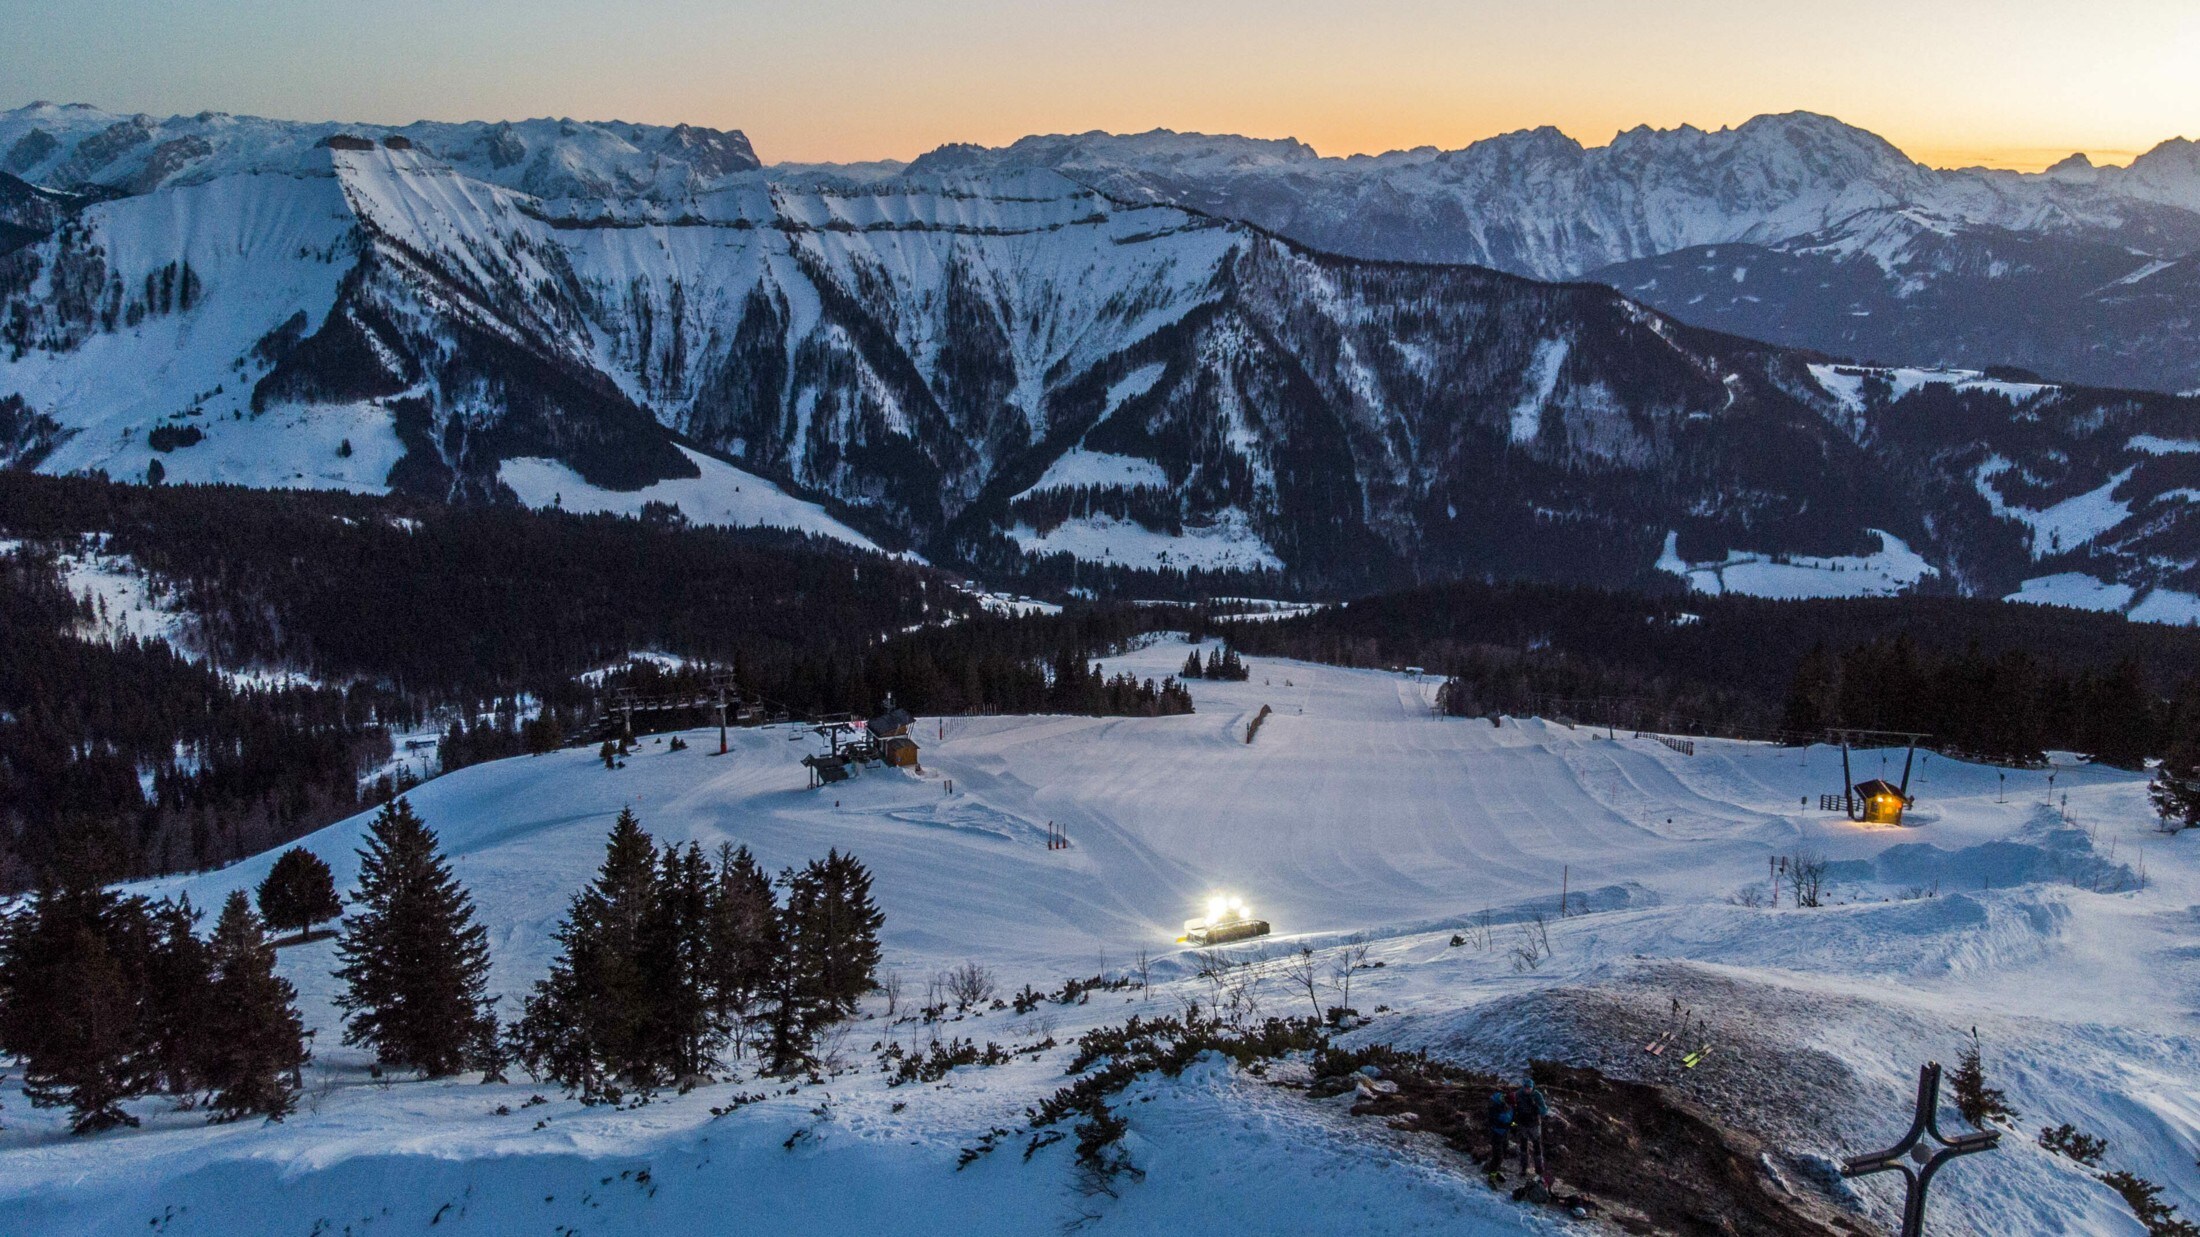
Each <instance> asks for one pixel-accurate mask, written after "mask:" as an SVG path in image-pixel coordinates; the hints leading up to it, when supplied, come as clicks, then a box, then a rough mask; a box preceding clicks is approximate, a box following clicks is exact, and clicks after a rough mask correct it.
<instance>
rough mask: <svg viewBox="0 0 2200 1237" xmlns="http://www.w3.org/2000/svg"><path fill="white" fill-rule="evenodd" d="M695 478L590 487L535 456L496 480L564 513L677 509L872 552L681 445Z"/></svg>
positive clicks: (815, 511) (764, 486)
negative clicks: (626, 486)
mask: <svg viewBox="0 0 2200 1237" xmlns="http://www.w3.org/2000/svg"><path fill="white" fill-rule="evenodd" d="M679 450H680V454H682V455H685V456H686V457H688V460H689V461H690V462H692V463H693V464H694V465H695V466H696V468H697V469H698V470H700V473H701V475H699V476H695V477H682V478H679V479H677V480H671V481H657V482H653V483H651V484H649V485H645V486H643V487H642V488H640V489H638V490H607V489H604V488H602V487H601V486H595V485H590V484H589V483H588V482H587V481H586V480H584V479H582V477H581V475H580V474H579V473H577V472H575V471H573V469H572V468H571V467H570V466H568V465H566V464H561V463H559V462H558V461H556V460H546V459H541V458H537V457H533V456H525V457H521V458H519V459H510V460H506V461H504V463H503V464H501V465H500V466H499V467H498V468H497V480H499V481H501V482H503V483H504V484H505V485H508V486H510V487H511V489H512V492H513V493H514V494H517V495H518V496H519V500H520V501H521V502H523V503H526V504H527V505H528V506H530V507H556V508H558V509H560V510H564V511H577V512H589V513H594V512H610V513H612V514H615V515H640V514H641V513H642V508H643V507H645V506H647V505H648V504H650V503H665V504H668V505H670V506H674V507H678V508H679V509H680V513H681V514H682V515H684V516H686V517H687V518H688V519H690V520H692V521H694V522H695V523H697V524H722V525H725V526H726V527H729V528H751V527H757V526H762V527H766V528H787V529H793V530H794V531H796V532H804V533H816V534H817V535H819V536H821V537H831V538H833V539H834V540H836V541H845V542H847V543H848V544H850V545H853V546H859V547H861V548H863V549H866V550H876V549H878V547H877V546H876V545H874V544H872V542H871V539H870V538H868V537H866V536H864V535H863V534H862V533H859V532H857V531H856V530H854V529H852V528H850V527H848V526H847V525H845V524H843V523H841V522H840V521H839V520H836V519H834V518H833V517H832V516H830V515H827V514H826V513H825V509H824V508H823V507H820V506H818V505H817V504H816V503H813V502H807V501H805V500H803V499H799V498H796V497H794V496H793V495H791V494H789V493H787V492H786V491H785V490H782V489H780V488H779V487H778V486H776V485H773V484H772V483H771V482H769V481H766V480H764V479H763V478H762V477H759V476H756V475H755V474H753V473H750V472H747V471H744V470H742V469H739V468H736V467H734V466H733V465H731V464H728V463H726V462H725V461H724V460H719V459H714V458H712V457H711V456H708V455H704V454H703V453H702V452H700V451H695V450H691V449H689V448H687V447H681V448H680V449H679Z"/></svg>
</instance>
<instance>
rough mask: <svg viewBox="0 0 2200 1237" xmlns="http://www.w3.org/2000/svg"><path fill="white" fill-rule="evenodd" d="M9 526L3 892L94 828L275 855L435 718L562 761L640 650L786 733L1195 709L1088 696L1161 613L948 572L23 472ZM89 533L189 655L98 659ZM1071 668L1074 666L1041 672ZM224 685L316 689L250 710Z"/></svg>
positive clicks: (502, 518)
mask: <svg viewBox="0 0 2200 1237" xmlns="http://www.w3.org/2000/svg"><path fill="white" fill-rule="evenodd" d="M0 530H5V532H6V533H7V534H8V535H9V536H11V537H16V538H21V539H24V541H25V545H24V546H23V547H22V548H20V549H19V550H17V551H15V552H14V553H11V554H5V555H0V619H4V620H5V621H4V623H0V626H4V627H5V629H6V630H8V631H9V632H10V635H11V640H10V641H8V642H6V643H5V644H4V645H0V891H8V890H23V889H28V888H30V887H31V886H32V885H33V884H35V883H36V881H37V880H38V879H39V878H40V874H41V873H42V872H43V871H45V869H47V868H48V867H49V866H50V865H51V864H52V863H53V862H54V860H55V857H56V854H57V849H58V846H59V842H60V840H61V839H62V838H64V837H67V836H73V835H78V834H96V835H98V836H100V837H101V838H103V839H104V842H103V844H104V845H105V846H106V847H107V849H108V850H109V852H110V857H111V858H112V860H113V861H114V862H113V868H114V871H115V873H116V874H117V875H118V876H125V877H128V876H144V875H154V874H159V873H164V872H171V871H177V870H187V869H197V868H206V867H210V866H214V865H216V864H219V863H223V862H228V861H231V860H234V859H238V858H241V857H243V856H245V855H249V854H254V853H258V852H259V851H262V850H265V849H269V848H272V847H274V846H277V845H279V844H281V843H282V842H285V841H288V840H289V839H291V838H294V837H297V836H300V835H302V834H304V833H306V832H309V831H311V830H313V829H316V828H319V827H321V826H323V825H326V824H329V823H331V822H333V821H335V820H339V819H342V818H344V817H345V816H348V815H352V814H354V813H356V812H357V811H359V810H360V809H361V808H363V807H368V806H373V805H375V804H378V803H381V802H386V801H387V800H388V799H389V798H390V797H391V796H393V795H395V794H397V793H400V792H401V791H403V790H404V789H405V784H404V783H403V782H402V781H401V780H399V779H398V778H397V777H396V775H394V774H393V775H391V778H390V780H388V781H385V782H382V783H380V784H373V785H366V786H362V785H361V779H362V778H364V777H366V776H368V775H369V774H370V773H372V771H373V770H375V769H376V768H377V767H378V766H381V765H382V764H383V763H384V762H386V761H387V760H388V759H389V757H390V756H391V754H392V752H391V744H390V738H389V734H390V732H391V731H392V730H399V729H403V730H412V729H418V728H421V727H422V726H424V725H426V724H428V723H429V722H430V720H431V719H433V718H437V717H444V718H448V719H452V720H448V721H446V722H445V723H444V725H443V732H442V734H441V736H440V742H439V744H438V746H439V749H440V753H441V767H442V768H444V769H453V768H458V767H462V766H464V765H467V764H472V763H477V762H479V761H483V760H492V759H498V758H501V757H504V756H511V755H518V754H522V753H524V752H535V751H544V750H550V749H553V748H555V747H556V746H558V745H559V744H560V743H562V742H564V741H566V740H567V739H568V738H569V737H577V736H578V735H579V733H580V732H581V731H582V730H583V729H584V728H585V727H586V726H587V725H588V724H589V722H590V721H591V720H592V719H594V718H597V717H600V716H601V715H602V714H603V712H604V705H605V698H606V696H607V694H608V693H609V692H611V691H614V690H616V689H617V688H619V687H623V686H636V687H637V688H640V689H645V690H646V689H648V688H650V687H652V686H653V685H655V684H654V683H653V681H652V680H651V679H650V677H649V675H650V673H651V672H646V671H631V670H630V671H624V672H621V673H619V674H617V675H615V676H613V677H612V678H611V679H610V680H609V681H608V682H605V681H600V680H599V681H593V682H584V681H581V680H580V679H578V678H577V677H576V676H579V675H581V674H582V673H583V672H585V671H589V670H593V669H597V668H600V667H602V666H604V665H606V664H610V663H617V662H621V661H623V660H624V659H625V658H626V657H627V655H628V654H629V653H630V652H632V651H634V650H637V649H663V650H668V651H675V652H678V653H681V654H683V655H684V656H687V657H689V658H693V659H697V660H700V661H704V662H707V663H710V664H713V665H719V666H727V667H730V668H732V669H733V670H734V671H735V672H736V675H737V678H738V680H739V682H740V684H741V689H742V691H743V692H744V694H747V695H750V696H752V697H760V698H763V699H766V700H769V701H772V702H774V706H775V707H776V708H779V709H782V710H784V711H785V712H787V713H790V714H792V715H795V716H804V715H810V714H818V713H834V712H855V713H869V712H874V711H876V710H877V709H878V708H879V707H881V705H882V703H883V701H884V700H885V698H886V697H887V696H888V695H892V696H893V697H894V698H895V699H896V700H897V701H899V702H901V703H902V704H904V705H905V706H906V707H909V708H912V709H915V710H918V711H923V712H934V713H971V712H1030V711H1039V710H1049V709H1061V710H1065V711H1072V712H1086V713H1120V714H1132V715H1140V714H1158V713H1166V712H1172V711H1180V710H1183V709H1188V708H1189V706H1190V698H1189V696H1188V695H1186V694H1185V693H1183V692H1181V691H1180V690H1178V691H1172V690H1170V689H1169V687H1168V685H1167V684H1161V683H1146V682H1129V681H1125V680H1123V679H1121V678H1120V677H1119V676H1118V677H1114V678H1111V677H1110V676H1106V675H1101V676H1100V677H1099V681H1098V682H1097V684H1095V683H1093V682H1092V681H1091V680H1092V678H1093V676H1094V674H1095V673H1097V672H1096V671H1094V670H1093V668H1092V663H1093V662H1094V661H1095V660H1097V659H1098V658H1101V657H1103V656H1105V655H1106V654H1107V653H1108V652H1109V651H1111V650H1113V649H1115V648H1119V647H1122V646H1123V645H1124V644H1125V643H1126V642H1128V641H1129V640H1131V639H1133V638H1135V637H1136V636H1137V635H1139V634H1142V633H1143V632H1145V631H1148V630H1152V629H1153V627H1154V626H1155V625H1156V624H1157V623H1158V622H1160V621H1162V618H1163V616H1162V615H1161V614H1159V613H1151V614H1149V613H1146V612H1144V611H1143V610H1141V609H1138V608H1133V607H1118V608H1095V609H1088V610H1085V611H1083V612H1080V613H1077V614H1054V615H1029V616H1022V617H1012V616H1005V615H994V614H987V613H985V612H983V610H982V607H981V606H980V605H979V604H978V602H977V601H976V600H975V599H974V598H973V597H972V596H971V595H970V594H969V593H968V592H966V591H964V590H962V589H961V588H958V587H956V586H955V585H954V583H953V582H952V581H949V580H948V579H947V578H945V577H943V576H941V575H939V574H938V573H936V572H932V571H930V570H928V569H925V568H922V567H920V566H916V565H912V564H909V563H905V562H902V561H899V560H893V559H888V558H884V557H881V556H878V555H874V554H869V553H865V552H861V551H857V550H854V549H852V548H849V547H846V546H841V545H837V544H834V543H827V542H822V541H818V540H815V539H808V538H803V537H800V536H797V535H793V534H787V533H781V532H774V531H769V530H726V529H706V528H691V527H687V526H684V525H682V524H680V523H679V522H677V521H669V520H637V519H620V518H615V517H608V516H574V515H567V514H563V513H559V512H535V511H528V510H525V509H522V508H517V507H486V508H483V507H475V508H451V507H444V506H439V505H436V504H432V503H426V502H422V501H419V500H414V499H408V498H402V497H389V498H376V497H369V496H361V495H349V494H318V493H270V492H265V491H255V490H244V489H237V488H231V487H219V486H182V487H175V486H170V487H161V488H159V489H149V488H146V487H142V486H128V485H118V484H112V483H109V482H106V481H102V480H98V479H93V478H81V477H74V478H56V477H40V476H35V475H30V474H24V473H17V472H7V471H0ZM93 535H101V536H103V537H104V548H105V551H106V552H107V553H110V554H113V555H118V556H127V559H128V561H129V562H131V563H134V564H136V566H137V567H138V568H140V569H142V570H143V571H145V572H146V573H147V575H148V582H149V585H150V586H151V587H152V588H153V589H155V590H157V591H159V592H160V593H162V594H163V595H164V596H166V597H169V598H171V599H173V601H174V602H175V603H176V605H177V606H178V607H179V608H180V609H181V610H182V611H183V612H186V613H187V614H188V615H189V616H190V619H189V621H190V625H191V634H192V637H193V640H192V643H193V645H194V648H193V652H192V656H191V657H186V656H184V655H183V654H182V653H181V652H180V651H179V650H177V649H174V648H171V647H169V646H168V645H167V644H165V643H163V642H161V641H157V640H145V641H138V640H134V639H124V640H120V641H115V642H105V641H100V640H92V639H85V638H82V636H81V635H80V634H79V631H80V629H81V628H82V627H83V626H84V625H85V624H86V623H87V622H88V621H89V619H90V618H92V617H94V616H93V615H92V614H91V613H90V611H89V610H87V609H86V607H85V604H84V603H83V602H81V601H80V600H79V599H77V598H75V597H72V596H71V595H70V594H69V591H68V589H67V587H66V586H65V585H64V583H63V582H62V580H61V577H60V573H59V571H58V570H57V567H56V563H57V557H56V556H57V554H58V553H60V552H62V551H70V552H75V551H78V550H80V549H81V548H82V545H83V539H84V538H86V537H89V536H93ZM1069 659H1079V660H1081V661H1082V663H1083V665H1084V667H1085V669H1084V670H1082V671H1079V672H1075V673H1071V674H1068V675H1066V676H1065V675H1062V674H1058V673H1054V674H1050V672H1049V666H1050V664H1051V663H1053V662H1056V661H1066V660H1069ZM225 666H226V667H246V668H249V667H256V666H279V667H283V668H287V669H293V670H298V671H302V672H305V673H307V674H310V675H312V676H314V677H315V678H317V679H318V680H319V681H321V682H322V683H326V684H329V686H312V685H303V686H291V687H283V688H278V689H262V688H254V687H249V686H246V685H244V682H245V681H244V680H238V679H232V678H230V677H226V676H224V675H222V674H221V673H219V670H218V668H219V667H225ZM668 682H669V680H668ZM338 685H340V686H338ZM523 702H524V706H525V707H522V706H523ZM690 720H691V721H694V722H699V721H702V720H705V719H704V718H702V717H700V716H698V717H695V718H691V719H690Z"/></svg>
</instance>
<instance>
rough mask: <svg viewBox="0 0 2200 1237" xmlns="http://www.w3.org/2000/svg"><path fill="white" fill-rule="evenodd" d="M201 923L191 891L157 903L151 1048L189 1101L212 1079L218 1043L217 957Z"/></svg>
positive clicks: (150, 979)
mask: <svg viewBox="0 0 2200 1237" xmlns="http://www.w3.org/2000/svg"><path fill="white" fill-rule="evenodd" d="M198 924H199V912H198V911H197V910H196V909H194V908H193V907H192V905H191V900H190V899H189V898H188V897H186V898H182V899H179V900H177V901H174V902H162V903H160V904H159V905H158V906H155V907H154V908H153V909H152V926H153V938H152V947H151V949H150V950H149V951H148V953H147V957H146V967H145V1027H146V1045H145V1047H146V1051H147V1053H148V1054H149V1055H150V1057H151V1064H152V1067H153V1069H154V1070H155V1072H156V1073H157V1075H158V1079H159V1083H158V1085H159V1087H160V1089H161V1090H163V1091H166V1092H168V1093H169V1094H171V1095H174V1096H176V1097H177V1098H178V1099H180V1100H182V1101H183V1102H184V1106H185V1107H190V1105H191V1103H192V1101H193V1098H194V1097H195V1096H196V1095H197V1094H198V1093H199V1092H200V1091H203V1090H205V1089H207V1088H208V1087H209V1086H210V1085H211V1084H210V1080H209V1073H208V1068H207V1063H208V1060H209V1058H210V1057H211V1056H212V1055H213V1053H214V1050H215V1046H216V1044H217V1039H216V1037H215V1035H214V1033H213V1031H212V1030H211V1028H210V1026H209V1019H210V1017H211V1015H212V1013H213V1012H214V997H213V993H212V990H211V986H212V984H213V978H214V960H213V955H212V954H211V953H210V952H209V951H208V950H207V947H206V942H205V941H202V940H200V939H199V936H198Z"/></svg>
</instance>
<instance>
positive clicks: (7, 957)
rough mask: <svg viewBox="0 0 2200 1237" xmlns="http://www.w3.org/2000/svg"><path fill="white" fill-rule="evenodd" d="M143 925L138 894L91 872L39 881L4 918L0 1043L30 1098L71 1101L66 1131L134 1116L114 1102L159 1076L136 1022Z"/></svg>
mask: <svg viewBox="0 0 2200 1237" xmlns="http://www.w3.org/2000/svg"><path fill="white" fill-rule="evenodd" d="M152 935H153V928H152V922H151V918H150V916H149V914H148V913H147V909H146V906H145V903H144V901H143V899H138V898H127V899H126V898H122V897H119V896H117V895H115V894H113V893H110V892H108V891H107V890H105V889H103V888H101V887H100V886H99V884H98V883H97V882H96V881H91V880H78V881H72V882H69V883H67V884H64V885H62V886H60V887H58V888H55V889H50V890H46V891H42V892H41V893H39V895H38V896H37V897H36V899H34V900H33V902H32V904H31V906H30V907H29V908H28V909H27V910H25V911H22V912H20V913H18V914H17V915H15V916H12V917H11V918H10V919H9V920H8V922H7V928H6V934H5V940H4V943H0V944H4V948H0V1051H4V1052H6V1053H7V1054H8V1055H10V1056H13V1057H15V1058H16V1059H17V1060H19V1061H21V1062H22V1064H23V1091H24V1093H25V1094H26V1095H28V1096H29V1097H30V1101H31V1104H32V1105H33V1106H34V1107H38V1108H59V1107H66V1108H68V1109H70V1110H71V1112H72V1114H73V1120H72V1122H71V1125H70V1128H71V1130H72V1131H73V1132H74V1133H77V1134H91V1133H97V1132H99V1131H101V1130H108V1129H113V1128H115V1127H116V1126H135V1125H136V1124H137V1123H138V1120H137V1118H136V1117H134V1116H132V1115H130V1113H129V1112H127V1111H126V1110H124V1109H123V1107H122V1104H123V1102H124V1101H125V1100H129V1099H133V1098H135V1097H137V1096H141V1095H145V1094H147V1093H149V1092H151V1091H152V1090H153V1088H154V1085H155V1084H156V1083H157V1082H158V1080H159V1073H160V1070H159V1067H158V1064H157V1063H156V1061H155V1060H154V1057H153V1054H152V1053H151V1052H150V1051H149V1050H148V1048H147V1034H146V1025H145V968H146V964H147V959H148V956H149V954H150V953H151V949H152Z"/></svg>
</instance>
